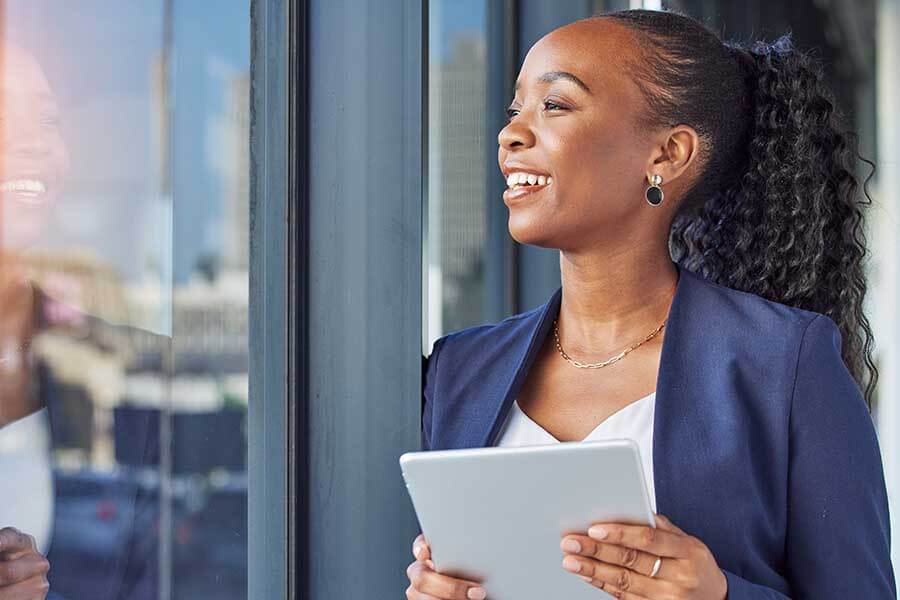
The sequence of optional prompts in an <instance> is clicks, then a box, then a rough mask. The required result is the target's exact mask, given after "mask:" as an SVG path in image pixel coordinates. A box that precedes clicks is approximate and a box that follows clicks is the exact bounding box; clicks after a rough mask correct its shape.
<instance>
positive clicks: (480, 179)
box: [425, 0, 500, 347]
mask: <svg viewBox="0 0 900 600" xmlns="http://www.w3.org/2000/svg"><path fill="white" fill-rule="evenodd" d="M486 12H487V7H486V5H485V2H484V0H464V1H456V0H453V1H450V0H439V1H436V2H432V3H430V5H429V20H430V22H429V29H430V33H429V40H430V44H431V46H430V48H429V92H428V96H429V109H428V114H429V123H428V132H429V133H428V137H429V149H428V180H429V188H428V226H427V229H426V235H425V238H426V245H427V260H428V277H427V280H428V306H427V311H426V313H427V319H428V324H427V335H428V342H429V347H430V345H431V343H432V342H433V341H434V340H435V339H436V338H437V337H438V336H440V335H442V334H443V333H445V332H447V331H453V330H456V329H462V328H463V327H465V326H469V325H475V324H478V323H481V322H482V319H483V315H484V306H483V304H484V256H483V255H484V246H485V240H486V214H487V213H486V209H485V202H486V201H487V198H486V180H487V174H486V171H485V168H486V165H485V160H484V157H485V156H486V151H485V143H495V142H494V141H493V140H487V141H486V140H485V130H486V125H485V114H484V111H485V106H484V104H485V83H486V77H487V66H486V57H485V46H486V40H485V35H486V30H485V26H486V23H485V22H486ZM498 201H500V200H499V199H498Z"/></svg>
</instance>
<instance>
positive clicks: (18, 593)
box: [0, 575, 50, 600]
mask: <svg viewBox="0 0 900 600" xmlns="http://www.w3.org/2000/svg"><path fill="white" fill-rule="evenodd" d="M49 592H50V583H49V582H48V581H47V578H46V577H45V576H43V575H38V576H36V577H32V578H31V579H27V580H25V581H20V582H19V583H15V584H13V585H10V586H2V587H0V600H44V598H46V597H47V594H48V593H49Z"/></svg>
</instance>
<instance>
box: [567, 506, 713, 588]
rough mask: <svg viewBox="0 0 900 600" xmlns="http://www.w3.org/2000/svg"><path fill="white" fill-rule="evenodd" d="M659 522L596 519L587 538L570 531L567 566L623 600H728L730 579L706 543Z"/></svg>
mask: <svg viewBox="0 0 900 600" xmlns="http://www.w3.org/2000/svg"><path fill="white" fill-rule="evenodd" d="M656 525H657V527H656V528H655V529H654V528H653V527H649V526H646V525H627V524H624V523H595V524H594V525H592V526H591V528H590V529H589V530H588V534H587V535H586V536H585V535H566V536H565V537H563V539H562V541H561V542H560V548H561V549H562V550H563V552H564V553H565V557H564V558H563V568H565V569H567V570H569V571H572V572H573V573H577V574H578V576H579V577H581V578H582V579H583V580H585V581H587V582H588V583H590V584H591V585H593V586H595V587H598V588H600V589H602V590H604V591H605V592H607V593H609V594H611V595H613V596H615V597H616V598H623V599H624V600H660V599H663V598H666V599H670V598H678V599H683V600H725V598H726V597H727V593H728V581H727V580H726V578H725V574H724V573H723V572H722V570H721V569H720V568H719V566H718V564H716V559H715V558H713V555H712V552H710V550H709V548H707V547H706V544H704V543H703V542H701V541H700V540H699V539H697V538H695V537H693V536H690V535H688V534H686V533H685V532H684V531H682V530H681V529H679V528H678V527H676V526H675V525H674V524H673V523H672V522H671V521H669V519H668V518H666V517H664V516H662V515H656ZM604 530H605V533H604ZM570 542H572V544H570ZM657 557H660V558H661V562H660V566H659V570H658V571H657V572H656V576H655V577H650V573H651V572H652V571H653V566H654V564H655V563H656V559H657Z"/></svg>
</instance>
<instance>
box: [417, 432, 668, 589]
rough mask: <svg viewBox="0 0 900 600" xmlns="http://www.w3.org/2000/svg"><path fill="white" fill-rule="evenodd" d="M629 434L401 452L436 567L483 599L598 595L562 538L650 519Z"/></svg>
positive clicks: (651, 522) (645, 522)
mask: <svg viewBox="0 0 900 600" xmlns="http://www.w3.org/2000/svg"><path fill="white" fill-rule="evenodd" d="M639 452H640V451H639V449H638V445H637V443H635V442H634V441H633V440H630V439H616V440H602V441H587V442H562V443H558V444H548V445H541V446H521V447H489V448H467V449H460V450H432V451H426V452H407V453H405V454H403V455H402V456H401V457H400V467H401V469H402V471H403V478H404V479H405V480H406V487H407V489H408V490H409V495H410V498H411V499H412V503H413V507H414V508H415V511H416V515H417V516H418V518H419V525H420V526H421V530H422V533H423V534H424V536H425V540H426V541H427V542H428V544H429V545H430V546H431V555H432V556H431V558H432V560H433V561H434V566H435V570H437V571H438V572H439V573H444V574H446V575H450V576H452V577H459V578H462V579H470V580H473V581H480V582H481V584H482V586H483V587H484V589H485V591H486V592H487V597H488V599H489V600H547V599H548V598H566V600H598V598H603V597H607V598H612V596H611V595H610V594H607V593H606V592H603V591H602V590H600V589H598V588H596V587H594V586H592V585H591V584H589V583H587V582H585V581H583V580H582V579H580V578H579V577H578V576H577V575H575V574H574V573H570V572H568V571H566V570H565V569H563V567H562V559H563V556H564V553H563V551H562V550H561V549H560V546H559V545H560V542H561V541H562V538H563V536H564V535H566V534H569V533H580V534H585V535H586V533H587V530H588V528H589V527H590V526H591V525H592V524H593V523H596V522H599V521H606V522H615V523H633V524H639V525H650V526H655V520H654V515H653V509H652V508H651V506H652V505H651V504H650V498H649V493H648V490H647V484H646V482H645V481H644V473H643V470H642V468H641V461H640V456H639Z"/></svg>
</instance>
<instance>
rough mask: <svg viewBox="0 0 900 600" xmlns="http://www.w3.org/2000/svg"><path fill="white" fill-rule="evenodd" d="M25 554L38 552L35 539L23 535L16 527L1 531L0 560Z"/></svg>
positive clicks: (5, 528)
mask: <svg viewBox="0 0 900 600" xmlns="http://www.w3.org/2000/svg"><path fill="white" fill-rule="evenodd" d="M23 552H37V544H36V543H35V541H34V537H32V536H30V535H28V534H27V533H22V532H21V531H19V530H18V529H16V528H15V527H4V528H3V529H0V558H3V557H6V558H9V557H10V556H11V555H17V554H21V553H23Z"/></svg>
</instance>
